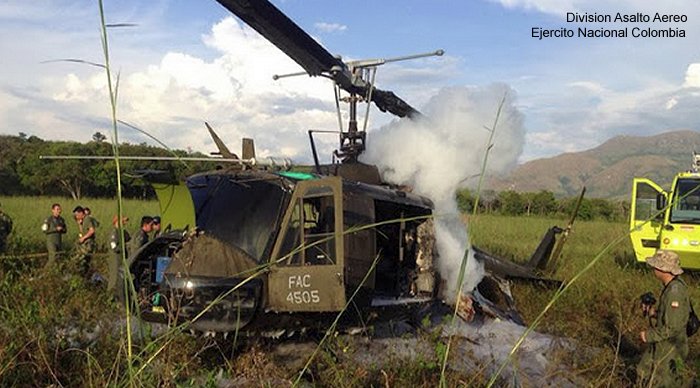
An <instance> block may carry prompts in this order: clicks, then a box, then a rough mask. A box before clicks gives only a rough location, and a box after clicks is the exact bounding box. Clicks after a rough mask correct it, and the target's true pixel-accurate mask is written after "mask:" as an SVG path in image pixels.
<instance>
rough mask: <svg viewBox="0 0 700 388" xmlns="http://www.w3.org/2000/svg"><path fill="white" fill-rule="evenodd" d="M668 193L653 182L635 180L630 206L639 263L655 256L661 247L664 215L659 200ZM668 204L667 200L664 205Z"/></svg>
mask: <svg viewBox="0 0 700 388" xmlns="http://www.w3.org/2000/svg"><path fill="white" fill-rule="evenodd" d="M666 196H667V194H666V192H665V191H664V190H663V189H661V187H659V185H657V184H656V183H654V182H653V181H651V180H649V179H646V178H634V183H633V186H632V203H631V204H630V238H631V239H632V247H633V248H634V254H635V256H636V257H637V261H645V260H646V258H647V257H649V256H653V255H654V252H656V249H658V248H659V246H660V241H659V236H660V235H661V227H662V226H663V221H664V213H665V212H662V211H660V210H659V209H660V208H661V207H662V206H663V204H661V203H659V200H660V199H661V198H663V197H666ZM666 202H668V201H667V200H666V201H664V203H666Z"/></svg>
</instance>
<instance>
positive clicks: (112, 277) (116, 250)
mask: <svg viewBox="0 0 700 388" xmlns="http://www.w3.org/2000/svg"><path fill="white" fill-rule="evenodd" d="M127 221H129V219H128V218H126V217H124V218H123V219H122V228H124V243H128V242H129V241H130V240H131V236H130V235H129V232H127V231H126V223H127ZM112 225H113V226H114V229H113V230H112V234H111V235H110V236H109V249H110V250H111V251H112V260H110V261H109V280H108V282H107V291H110V292H111V291H113V290H114V288H115V286H116V285H117V275H118V271H119V266H120V264H121V263H122V241H121V240H122V239H121V235H120V231H121V229H120V228H119V217H118V216H117V215H115V216H114V217H112ZM124 255H125V257H129V252H128V250H124Z"/></svg>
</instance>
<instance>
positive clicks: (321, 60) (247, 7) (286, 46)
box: [216, 0, 345, 76]
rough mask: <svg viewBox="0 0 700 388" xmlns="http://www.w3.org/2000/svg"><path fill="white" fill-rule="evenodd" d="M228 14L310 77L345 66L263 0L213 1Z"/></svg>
mask: <svg viewBox="0 0 700 388" xmlns="http://www.w3.org/2000/svg"><path fill="white" fill-rule="evenodd" d="M216 1H218V2H219V3H220V4H221V5H223V6H224V7H225V8H226V9H228V10H229V11H230V12H231V13H233V14H234V15H236V16H238V17H239V18H241V20H243V21H244V22H245V23H246V24H248V25H249V26H250V27H252V28H253V29H254V30H255V31H257V32H258V33H260V35H262V36H263V37H265V39H267V40H269V41H270V43H272V44H274V45H275V46H277V48H279V49H280V50H282V51H283V52H284V53H285V54H287V55H289V57H290V58H292V59H293V60H294V61H295V62H296V63H298V64H299V65H300V66H301V67H302V68H304V70H306V72H307V73H309V75H312V76H317V75H321V73H323V72H330V71H331V69H332V68H333V67H334V66H339V67H340V68H344V67H345V64H344V63H343V62H342V61H341V60H339V59H337V58H335V57H334V56H333V55H331V53H329V52H328V51H327V50H326V49H325V48H323V46H321V45H320V44H319V43H318V42H316V41H315V40H314V39H313V38H312V37H311V36H309V34H307V33H306V32H304V30H302V29H301V27H299V26H298V25H297V24H296V23H294V22H293V21H292V20H291V19H289V18H288V17H287V16H286V15H285V14H283V13H282V11H280V10H279V9H277V7H275V6H274V5H272V3H270V2H269V1H266V0H216Z"/></svg>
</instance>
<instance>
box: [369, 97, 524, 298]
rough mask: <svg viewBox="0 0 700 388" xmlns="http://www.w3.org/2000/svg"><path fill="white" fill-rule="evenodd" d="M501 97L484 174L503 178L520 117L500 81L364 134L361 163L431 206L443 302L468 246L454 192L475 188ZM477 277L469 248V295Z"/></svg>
mask: <svg viewBox="0 0 700 388" xmlns="http://www.w3.org/2000/svg"><path fill="white" fill-rule="evenodd" d="M504 97H505V103H504V104H503V108H502V111H501V115H500V117H499V119H498V123H497V125H496V132H495V136H494V138H493V143H492V144H493V147H492V149H491V151H490V154H489V160H488V163H487V166H486V175H487V176H489V175H493V174H500V173H503V172H505V171H507V170H509V169H510V168H512V167H513V166H515V164H516V162H517V160H518V157H519V156H520V154H521V153H522V150H523V143H524V140H525V130H524V128H523V115H522V114H521V113H520V112H519V111H518V109H517V108H516V107H515V106H514V100H515V92H514V91H513V90H512V89H511V88H510V87H509V86H507V85H504V84H493V85H489V86H485V87H451V88H446V89H443V90H441V91H440V92H438V94H437V95H435V96H434V97H432V98H431V99H430V100H429V101H428V103H427V104H426V106H425V107H424V108H423V109H422V110H421V111H422V113H423V114H424V115H425V117H423V118H420V119H417V120H407V119H402V120H397V121H394V122H392V123H390V124H388V125H386V126H384V127H382V128H380V129H379V130H376V131H372V132H370V133H369V137H370V138H369V140H368V147H367V150H366V152H365V153H364V155H363V158H362V160H363V161H364V162H366V163H371V164H375V165H377V166H378V167H379V170H380V172H381V174H382V177H383V179H384V180H385V181H387V182H391V183H395V184H401V185H409V186H411V187H413V191H414V192H415V193H417V194H420V195H423V196H426V197H428V198H430V199H431V200H432V201H433V203H434V204H435V233H436V245H437V249H438V253H439V255H440V258H439V260H438V263H437V266H438V270H439V271H440V275H441V276H442V278H443V279H444V280H445V281H446V286H447V287H446V289H445V290H444V292H443V297H444V298H445V299H447V300H448V302H452V303H454V301H455V299H454V297H455V296H456V292H457V288H458V284H457V282H458V277H459V268H460V265H461V262H462V258H463V257H464V254H465V252H466V250H467V247H468V241H469V238H468V235H467V227H466V225H465V224H464V222H462V219H461V216H460V213H459V210H458V208H457V201H456V198H455V195H456V192H457V190H458V189H460V188H462V187H471V188H475V187H476V186H477V183H478V174H479V173H480V172H481V168H482V164H483V160H484V154H485V152H486V148H487V141H488V139H489V136H490V135H491V133H490V131H489V129H487V127H488V128H490V127H491V126H492V125H493V123H494V120H495V119H496V113H497V110H498V106H499V104H500V102H501V100H502V99H503V98H504ZM483 273H484V270H483V267H482V265H481V264H480V263H478V262H476V260H475V259H474V257H473V253H471V250H470V255H469V259H468V261H467V267H466V272H465V277H464V282H463V291H464V292H469V291H471V290H473V289H474V287H476V285H477V284H478V283H479V281H481V278H482V277H483Z"/></svg>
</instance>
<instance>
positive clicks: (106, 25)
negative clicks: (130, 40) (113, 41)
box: [105, 23, 138, 28]
mask: <svg viewBox="0 0 700 388" xmlns="http://www.w3.org/2000/svg"><path fill="white" fill-rule="evenodd" d="M137 26H138V24H136V23H110V24H105V27H107V28H121V27H137Z"/></svg>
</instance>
